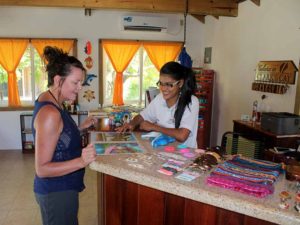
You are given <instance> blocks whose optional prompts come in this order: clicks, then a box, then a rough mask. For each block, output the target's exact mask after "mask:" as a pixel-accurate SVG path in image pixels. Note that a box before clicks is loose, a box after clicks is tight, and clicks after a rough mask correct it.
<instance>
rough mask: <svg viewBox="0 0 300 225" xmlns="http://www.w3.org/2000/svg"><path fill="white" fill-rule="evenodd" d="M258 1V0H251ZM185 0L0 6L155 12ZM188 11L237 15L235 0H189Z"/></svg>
mask: <svg viewBox="0 0 300 225" xmlns="http://www.w3.org/2000/svg"><path fill="white" fill-rule="evenodd" d="M252 1H259V0H252ZM185 4H186V0H72V1H66V0H65V1H63V0H0V6H4V5H10V6H39V7H76V8H91V9H116V10H128V11H145V12H152V13H153V12H157V13H185V11H186V7H185ZM188 13H189V14H195V15H200V16H201V15H213V16H237V15H238V1H237V0H189V3H188Z"/></svg>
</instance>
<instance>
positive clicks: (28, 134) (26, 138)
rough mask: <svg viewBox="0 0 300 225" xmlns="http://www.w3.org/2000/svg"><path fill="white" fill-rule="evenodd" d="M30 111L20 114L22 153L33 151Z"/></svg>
mask: <svg viewBox="0 0 300 225" xmlns="http://www.w3.org/2000/svg"><path fill="white" fill-rule="evenodd" d="M31 120H32V113H21V114H20V127H21V142H22V152H23V153H33V152H34V141H33V135H32V130H31Z"/></svg>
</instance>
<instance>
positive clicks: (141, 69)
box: [103, 47, 159, 105]
mask: <svg viewBox="0 0 300 225" xmlns="http://www.w3.org/2000/svg"><path fill="white" fill-rule="evenodd" d="M103 73H104V76H103V77H104V91H103V94H104V104H105V105H111V104H112V98H113V88H114V81H115V76H116V72H115V70H114V69H113V66H112V64H111V62H110V60H109V58H108V56H107V54H106V52H105V51H103ZM158 79H159V71H158V70H157V69H156V68H155V66H154V65H153V63H152V62H151V60H150V58H149V56H148V54H147V52H146V50H145V49H144V48H143V47H140V48H139V50H138V51H137V53H136V54H135V55H134V57H133V59H132V60H131V62H130V63H129V65H128V66H127V68H126V70H125V71H124V73H123V99H124V103H125V104H142V103H143V102H144V100H145V94H144V93H145V90H146V89H148V88H149V87H153V86H154V87H155V86H156V82H157V81H158Z"/></svg>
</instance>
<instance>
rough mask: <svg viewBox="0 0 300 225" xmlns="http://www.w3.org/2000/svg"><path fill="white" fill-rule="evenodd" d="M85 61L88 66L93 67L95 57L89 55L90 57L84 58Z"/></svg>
mask: <svg viewBox="0 0 300 225" xmlns="http://www.w3.org/2000/svg"><path fill="white" fill-rule="evenodd" d="M84 62H85V66H86V68H88V69H91V68H92V67H93V59H92V58H91V57H90V56H88V57H87V58H86V59H85V60H84Z"/></svg>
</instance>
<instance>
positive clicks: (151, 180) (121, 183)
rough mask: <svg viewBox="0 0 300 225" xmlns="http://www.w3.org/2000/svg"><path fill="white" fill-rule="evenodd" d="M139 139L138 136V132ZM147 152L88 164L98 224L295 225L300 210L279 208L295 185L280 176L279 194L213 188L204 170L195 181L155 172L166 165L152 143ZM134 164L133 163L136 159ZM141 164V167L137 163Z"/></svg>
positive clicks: (144, 144)
mask: <svg viewBox="0 0 300 225" xmlns="http://www.w3.org/2000/svg"><path fill="white" fill-rule="evenodd" d="M137 136H138V137H139V135H137ZM138 141H139V144H140V145H142V146H143V147H144V149H145V154H130V155H125V154H123V155H120V154H119V155H114V156H113V155H107V156H98V158H97V161H96V162H93V163H91V164H90V168H91V169H92V170H95V171H97V172H98V181H97V183H98V184H97V185H98V214H99V220H98V221H99V224H101V225H102V224H105V225H121V224H122V225H127V224H128V225H129V224H130V225H148V224H149V225H171V224H172V225H173V224H174V225H221V224H222V225H226V224H228V225H235V224H239V225H252V224H253V225H270V224H283V225H296V224H300V214H299V213H297V212H296V211H295V210H294V209H293V203H294V195H293V199H292V200H290V202H289V203H290V204H291V206H290V208H289V209H288V210H282V209H280V208H279V207H278V203H279V201H280V200H279V197H278V194H279V193H280V192H281V191H283V190H288V191H290V193H291V194H294V193H295V183H292V182H289V181H287V180H285V178H284V177H283V176H282V177H280V179H279V180H278V181H277V182H276V184H275V192H274V194H272V195H269V196H268V197H266V198H263V199H261V198H256V197H252V196H249V195H245V194H241V193H238V192H234V191H231V190H227V189H223V188H219V187H215V186H210V185H208V184H206V182H205V180H206V177H207V176H208V174H209V173H208V172H207V173H203V174H202V175H201V176H200V177H199V178H197V179H195V180H194V181H192V182H185V181H182V180H179V179H176V178H175V177H174V176H166V175H163V174H160V173H158V172H157V169H159V168H160V167H161V165H162V164H163V163H164V161H163V159H162V158H161V157H159V156H158V152H159V151H162V149H155V150H153V149H152V148H151V146H150V143H149V142H148V141H142V140H141V139H140V138H139V140H138ZM133 162H134V163H133ZM137 165H138V166H137Z"/></svg>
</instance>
